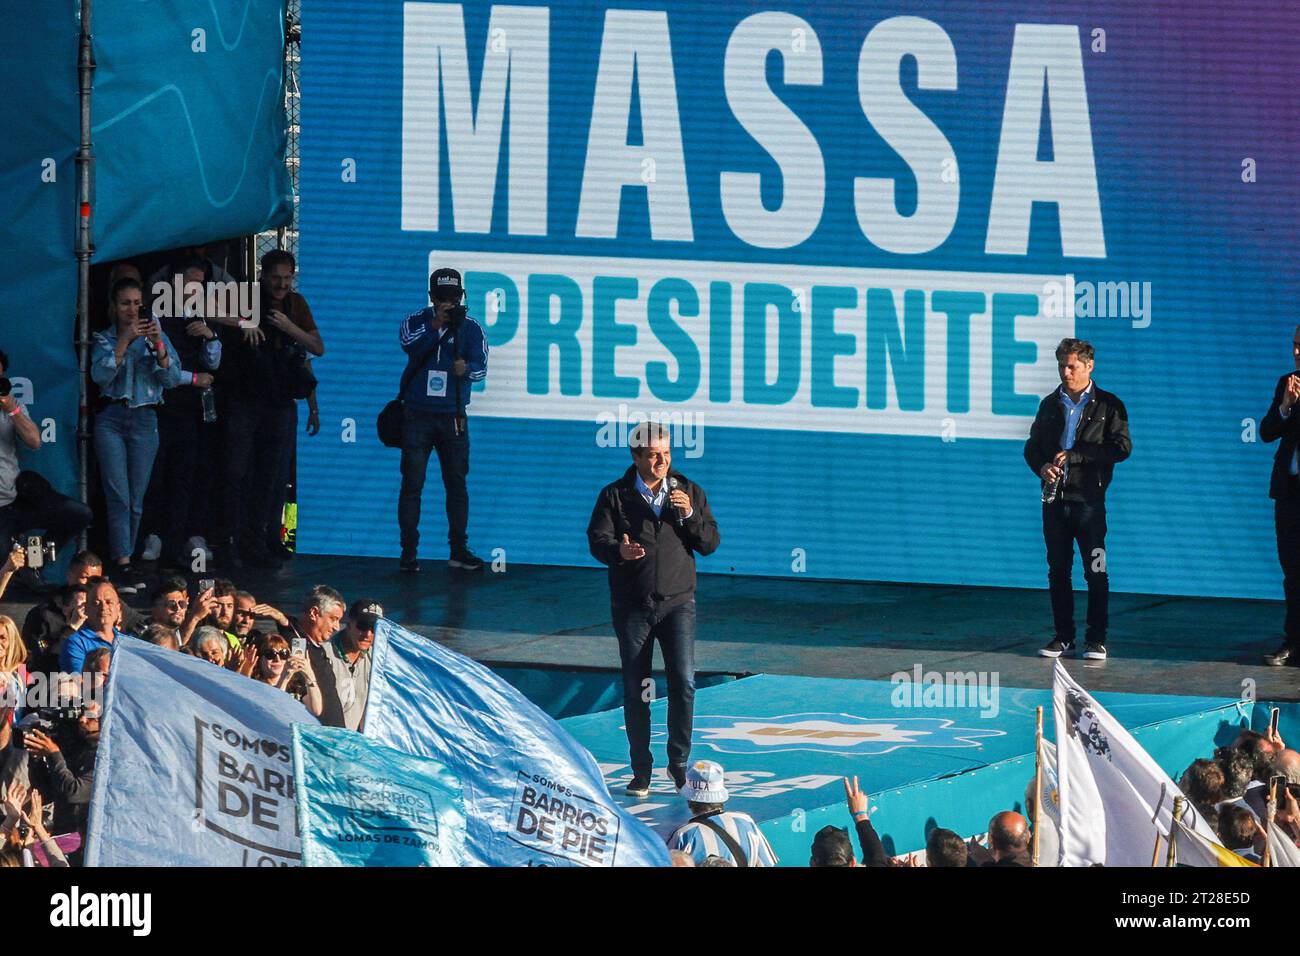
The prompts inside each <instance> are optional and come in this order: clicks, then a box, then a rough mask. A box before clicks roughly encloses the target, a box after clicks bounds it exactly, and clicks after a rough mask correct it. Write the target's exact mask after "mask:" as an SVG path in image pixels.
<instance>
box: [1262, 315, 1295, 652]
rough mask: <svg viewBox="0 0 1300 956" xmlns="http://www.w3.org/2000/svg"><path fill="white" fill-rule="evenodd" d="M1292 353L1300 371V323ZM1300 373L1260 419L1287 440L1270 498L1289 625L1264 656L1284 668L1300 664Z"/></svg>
mask: <svg viewBox="0 0 1300 956" xmlns="http://www.w3.org/2000/svg"><path fill="white" fill-rule="evenodd" d="M1291 353H1292V356H1293V357H1294V358H1295V364H1296V368H1298V369H1300V326H1297V327H1296V330H1295V334H1294V336H1293V337H1292V340H1291ZM1298 400H1300V375H1297V374H1296V373H1294V372H1288V373H1287V374H1285V375H1283V376H1282V377H1281V378H1280V379H1278V381H1277V385H1276V386H1274V388H1273V404H1272V405H1270V406H1269V407H1268V414H1267V415H1265V416H1264V420H1263V421H1262V422H1260V423H1259V437H1260V438H1262V439H1264V441H1266V442H1275V441H1277V440H1278V439H1279V438H1280V439H1281V443H1280V444H1279V445H1278V447H1277V453H1276V454H1275V455H1274V456H1273V475H1272V477H1271V478H1270V479H1269V484H1268V496H1269V497H1270V498H1272V499H1273V528H1274V530H1275V531H1276V533H1277V559H1278V561H1279V562H1280V563H1281V565H1282V590H1283V593H1284V594H1285V595H1286V624H1285V625H1284V627H1283V631H1284V634H1285V636H1284V638H1283V641H1282V646H1281V647H1279V648H1278V649H1277V650H1276V651H1274V652H1273V653H1272V654H1268V655H1266V656H1265V657H1264V662H1265V663H1267V664H1272V665H1273V666H1275V667H1280V666H1281V665H1283V664H1290V665H1292V666H1295V665H1296V664H1300V650H1298V649H1297V648H1298V647H1300V478H1297V465H1296V439H1297V438H1298V437H1300V415H1296V414H1295V406H1296V402H1297V401H1298Z"/></svg>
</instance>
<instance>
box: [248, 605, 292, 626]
mask: <svg viewBox="0 0 1300 956" xmlns="http://www.w3.org/2000/svg"><path fill="white" fill-rule="evenodd" d="M253 614H254V615H255V616H256V617H265V618H269V619H270V620H272V621H275V623H276V624H279V625H280V626H281V627H288V626H289V619H288V618H287V617H285V616H284V612H283V611H279V610H277V609H276V608H273V607H271V605H269V604H254V605H253Z"/></svg>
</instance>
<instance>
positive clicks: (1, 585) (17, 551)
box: [0, 544, 27, 597]
mask: <svg viewBox="0 0 1300 956" xmlns="http://www.w3.org/2000/svg"><path fill="white" fill-rule="evenodd" d="M25 567H27V549H26V548H24V547H23V546H22V545H21V544H15V545H14V548H13V550H12V551H10V552H9V556H8V557H6V558H5V563H4V564H3V565H0V597H4V593H5V588H7V587H8V586H9V579H10V578H12V577H13V576H14V572H15V571H19V570H21V569H22V568H25Z"/></svg>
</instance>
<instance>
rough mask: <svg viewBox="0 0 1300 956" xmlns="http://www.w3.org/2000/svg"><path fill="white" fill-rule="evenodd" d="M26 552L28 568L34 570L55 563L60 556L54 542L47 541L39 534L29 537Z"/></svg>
mask: <svg viewBox="0 0 1300 956" xmlns="http://www.w3.org/2000/svg"><path fill="white" fill-rule="evenodd" d="M26 550H27V566H28V567H29V568H34V569H39V568H43V567H45V565H47V564H51V563H53V562H54V561H55V560H56V559H57V558H58V556H59V555H58V549H57V548H55V546H54V542H53V541H46V540H45V539H44V538H42V537H41V536H40V535H38V534H33V535H29V536H28V538H27V547H26Z"/></svg>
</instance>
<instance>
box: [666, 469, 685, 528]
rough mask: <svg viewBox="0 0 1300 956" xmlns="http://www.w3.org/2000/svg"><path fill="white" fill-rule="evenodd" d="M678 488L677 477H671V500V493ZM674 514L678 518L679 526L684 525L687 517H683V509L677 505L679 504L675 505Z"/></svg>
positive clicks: (669, 491)
mask: <svg viewBox="0 0 1300 956" xmlns="http://www.w3.org/2000/svg"><path fill="white" fill-rule="evenodd" d="M676 490H677V479H676V478H669V479H668V494H669V496H670V498H669V500H671V495H672V493H673V492H674V491H676ZM673 516H674V517H675V518H676V519H677V527H679V528H680V527H682V526H683V522H684V521H685V519H684V518H683V517H682V509H681V508H679V507H677V505H675V504H674V505H673Z"/></svg>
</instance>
